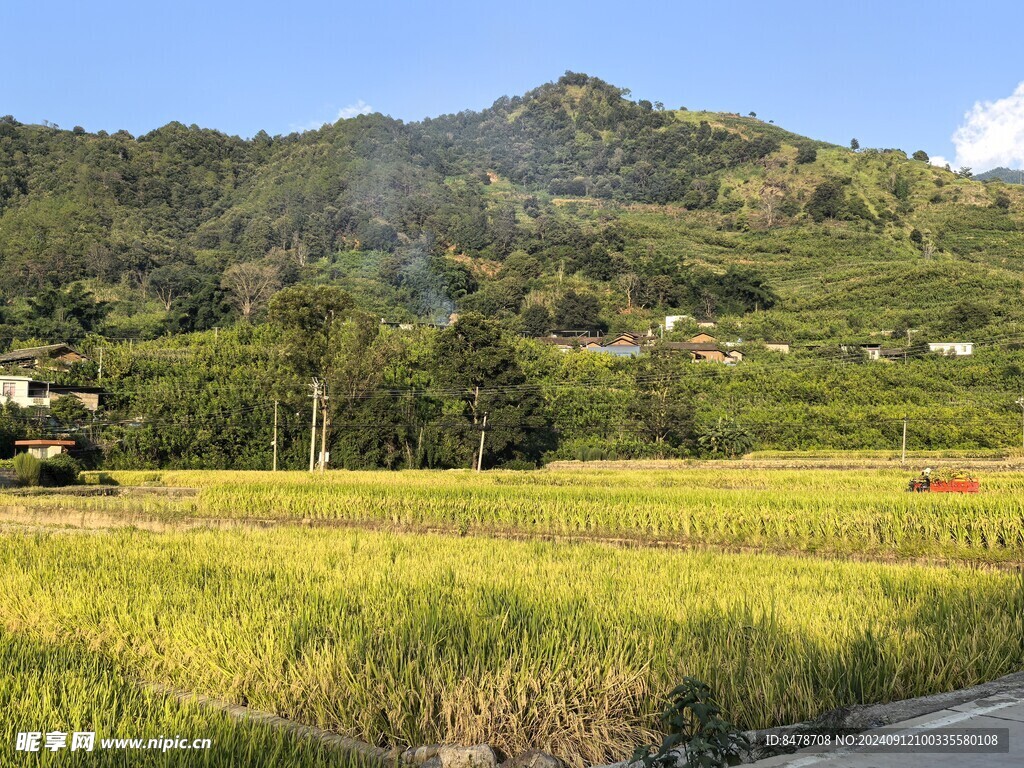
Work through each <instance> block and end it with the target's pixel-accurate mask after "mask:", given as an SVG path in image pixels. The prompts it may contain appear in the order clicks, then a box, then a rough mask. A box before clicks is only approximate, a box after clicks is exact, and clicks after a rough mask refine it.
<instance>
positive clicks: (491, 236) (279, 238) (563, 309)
mask: <svg viewBox="0 0 1024 768" xmlns="http://www.w3.org/2000/svg"><path fill="white" fill-rule="evenodd" d="M1022 226H1024V189H1021V188H1020V187H1019V186H1017V185H1013V186H1011V185H1007V184H1004V183H1001V182H990V183H988V184H982V183H979V182H977V181H974V180H970V179H966V178H960V177H958V176H957V175H955V174H953V173H950V172H948V171H944V170H941V169H938V168H935V167H932V166H930V165H928V164H927V163H925V162H920V161H914V160H910V159H908V158H907V156H906V155H905V154H904V153H903V152H901V151H898V150H872V149H867V150H862V151H859V152H853V151H851V150H849V149H846V148H841V147H837V146H834V145H829V144H825V143H822V142H816V141H813V140H811V139H808V138H804V137H801V136H798V135H796V134H793V133H790V132H788V131H785V130H783V129H781V128H779V127H777V126H774V125H771V124H769V123H765V122H762V121H760V120H758V119H756V118H754V117H741V116H739V115H729V114H719V113H708V112H697V111H687V110H678V111H671V110H665V109H662V108H661V106H660V105H657V104H651V103H649V102H644V101H641V102H638V103H634V102H632V101H630V100H629V98H628V92H627V91H623V90H622V89H619V88H616V87H613V86H611V85H609V84H607V83H604V82H602V81H600V80H598V79H596V78H591V77H588V76H586V75H580V74H575V73H567V74H566V75H565V76H564V77H562V78H561V79H560V80H559V81H558V82H556V83H549V84H546V85H544V86H541V87H540V88H537V89H535V90H534V91H531V92H529V93H527V94H525V95H523V96H517V97H512V98H507V97H503V98H501V99H499V100H498V101H496V102H495V103H494V105H493V106H492V107H490V108H488V109H486V110H483V111H481V112H463V113H459V114H457V115H446V116H442V117H439V118H435V119H431V120H425V121H423V122H420V123H403V122H401V121H396V120H392V119H390V118H387V117H384V116H381V115H368V116H361V117H357V118H354V119H351V120H342V121H339V122H338V123H336V124H334V125H331V126H325V127H324V128H322V129H320V130H318V131H311V132H306V133H303V134H292V135H289V136H278V137H270V136H267V135H266V134H264V133H261V134H259V135H257V136H256V137H255V138H253V139H252V140H241V139H238V138H235V137H229V136H225V135H223V134H220V133H217V132H216V131H210V130H203V129H199V128H197V127H195V126H192V127H185V126H183V125H181V124H177V123H172V124H170V125H168V126H165V127H163V128H160V129H158V130H156V131H154V132H152V133H150V134H147V135H145V136H141V137H138V138H133V137H131V136H130V135H128V134H126V133H124V132H120V133H117V134H113V135H109V136H108V135H105V134H102V133H101V134H87V133H85V132H84V131H81V130H79V129H76V130H74V131H61V130H56V129H54V128H52V127H42V126H27V125H21V124H19V123H17V121H15V120H14V119H13V118H0V294H2V296H3V298H4V301H5V305H4V307H3V316H2V317H0V322H2V323H3V325H4V329H5V330H3V331H0V336H4V337H6V339H12V338H18V339H23V338H26V337H29V336H36V337H40V338H43V337H46V338H52V337H55V336H60V337H62V338H65V337H66V338H73V337H74V336H76V335H81V334H82V333H84V332H86V331H88V330H94V331H95V330H101V331H105V332H106V333H108V334H110V335H122V336H128V335H143V336H155V335H158V334H160V333H164V332H168V331H171V332H174V331H185V330H201V329H203V328H210V327H213V326H215V325H225V324H229V323H230V322H232V320H233V319H234V318H237V317H238V316H239V315H240V314H243V313H244V312H246V311H247V310H246V309H245V306H246V305H245V303H244V302H243V301H241V300H240V296H239V288H238V280H237V279H236V278H237V277H238V275H239V273H240V271H244V270H245V269H256V270H262V272H261V273H260V274H265V275H266V276H267V277H268V281H269V289H270V290H272V289H273V288H274V287H277V286H282V285H288V284H291V283H296V282H330V283H334V284H338V285H341V286H342V287H344V288H346V289H347V290H349V291H350V292H351V293H353V295H354V296H355V297H356V299H357V302H358V303H359V304H360V305H361V306H362V307H363V308H364V309H367V310H369V311H372V312H374V313H376V314H380V315H381V316H389V317H392V318H395V319H412V318H420V319H429V320H441V319H444V318H446V317H447V316H448V314H449V313H450V312H451V311H453V310H460V311H461V310H479V311H482V312H485V313H487V314H489V315H491V316H495V317H499V318H502V317H504V318H506V319H507V320H508V322H509V324H510V325H514V326H516V327H518V328H519V329H521V330H523V331H525V332H533V333H536V332H542V331H543V330H544V329H545V328H547V327H552V326H565V325H572V326H580V325H593V326H601V325H603V326H606V327H609V328H610V329H612V330H615V329H620V328H632V327H646V326H647V325H649V324H652V323H656V322H658V319H659V318H661V317H662V316H663V315H665V314H691V315H694V316H707V317H709V318H714V319H716V320H718V321H719V322H720V324H721V325H722V326H723V328H724V331H723V333H735V334H737V335H743V336H746V337H754V338H756V337H762V338H765V337H779V336H784V337H787V338H792V339H795V340H807V341H811V340H815V341H827V340H836V339H867V338H872V337H878V338H884V337H886V336H896V337H902V336H903V334H905V332H906V329H908V328H911V329H916V330H918V331H920V332H921V333H922V334H924V335H925V336H928V337H931V338H939V337H947V336H956V335H963V334H979V335H985V334H990V335H991V334H993V333H996V332H1001V333H1005V332H1008V331H1007V329H1008V328H1009V329H1011V330H1012V329H1014V328H1016V326H1017V325H1018V324H1024V304H1022V302H1021V301H1020V297H1021V293H1022V291H1024V239H1022V236H1021V229H1022ZM239 264H241V265H243V267H241V268H239V267H237V266H234V265H239ZM77 281H85V283H86V284H87V286H88V287H89V288H90V289H91V290H93V291H94V293H95V295H96V296H97V297H99V298H101V299H103V300H104V301H107V302H109V305H108V309H109V312H108V315H107V318H106V321H105V322H104V323H93V324H91V325H90V324H89V323H86V322H85V321H84V320H83V321H80V320H76V319H75V312H74V311H72V310H71V309H68V307H70V306H72V304H73V302H72V301H71V300H70V299H67V298H64V297H62V289H64V288H65V287H66V286H68V285H70V284H72V283H75V282H77ZM43 289H48V290H49V289H56V290H49V293H45V292H44V295H45V296H49V297H50V298H48V299H47V300H46V301H44V302H42V304H41V305H40V302H39V301H36V302H35V304H30V303H28V302H27V301H26V299H27V298H28V297H29V296H33V295H39V293H40V291H41V290H43ZM268 293H269V290H268ZM69 302H70V303H69ZM263 303H264V301H263V300H262V299H257V301H255V302H251V303H250V304H249V305H248V311H251V312H254V313H255V314H257V315H258V313H259V311H260V307H261V305H262V304H263ZM37 305H38V306H37Z"/></svg>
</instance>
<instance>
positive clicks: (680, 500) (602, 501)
mask: <svg viewBox="0 0 1024 768" xmlns="http://www.w3.org/2000/svg"><path fill="white" fill-rule="evenodd" d="M909 474H910V473H906V472H897V471H892V470H866V469H859V470H856V471H839V470H822V469H817V470H766V469H756V468H746V469H724V468H686V469H678V470H671V471H667V470H660V471H655V470H651V471H643V472H621V471H618V472H616V471H594V470H582V471H581V470H549V471H542V472H488V473H483V474H476V473H471V472H461V471H453V472H402V473H374V472H328V473H325V474H323V475H320V474H317V475H309V474H307V473H298V472H295V473H283V472H282V473H277V474H272V473H268V472H198V471H182V472H178V471H161V472H113V473H102V474H100V473H95V474H92V475H89V476H88V477H87V480H88V481H89V482H92V483H96V482H97V481H101V480H102V481H103V482H107V483H116V484H119V485H120V486H123V487H129V488H128V489H127V490H126V489H125V488H122V489H120V490H119V491H118V490H116V489H115V492H117V493H119V495H113V496H90V495H86V496H75V495H72V494H71V493H68V492H58V493H56V494H55V493H53V492H44V493H38V494H25V493H20V492H19V493H10V492H8V493H0V663H2V664H3V667H4V669H5V670H8V671H9V674H6V675H5V677H4V678H3V682H0V711H5V712H7V711H9V712H12V713H14V715H13V716H12V718H10V719H9V720H8V719H6V718H5V720H4V722H5V725H7V727H8V730H10V731H12V732H13V731H15V730H20V729H21V728H20V726H15V725H14V723H15V722H18V723H20V722H21V721H25V722H29V721H31V722H32V723H38V729H46V728H50V727H53V728H57V729H60V728H61V727H62V726H66V728H65V729H66V730H71V729H72V727H73V726H75V725H76V724H77V723H86V722H89V723H95V724H98V726H97V730H105V731H111V730H115V729H116V730H117V733H116V734H113V735H133V734H134V732H136V731H140V732H142V733H143V734H149V733H152V732H154V731H156V732H159V733H166V732H168V731H170V730H176V729H177V730H182V731H188V732H190V733H191V732H192V731H202V730H203V729H207V730H209V731H210V733H212V734H215V735H214V739H215V740H216V741H217V742H218V743H220V744H221V748H218V749H214V750H212V751H211V752H208V753H204V756H203V758H202V759H203V760H206V762H190V763H189V764H196V765H211V766H220V765H229V764H230V765H234V764H243V763H244V764H246V765H264V764H266V765H282V766H297V767H299V768H305V766H307V765H313V764H318V763H319V762H320V761H321V760H323V759H326V758H325V756H324V754H323V753H322V752H321V751H320V750H322V749H323V748H322V747H320V746H317V745H314V744H309V743H304V742H301V741H298V740H296V739H295V738H294V737H293V736H289V735H287V734H283V733H281V732H278V731H272V730H269V729H267V728H265V727H255V726H253V725H251V724H248V725H246V726H243V725H241V724H239V723H237V722H235V721H228V720H227V719H225V718H223V717H221V716H218V715H215V714H212V713H211V712H210V711H208V710H199V709H196V708H195V707H194V706H186V705H183V704H180V703H178V702H176V701H174V702H172V701H168V700H166V699H165V698H161V697H160V696H158V695H156V694H153V693H152V692H151V691H147V690H145V689H143V688H140V683H146V682H148V683H157V684H161V685H169V686H172V687H174V688H177V689H180V690H183V691H190V692H193V693H198V694H206V695H212V696H217V697H220V698H223V699H226V700H229V701H231V702H234V703H243V704H248V705H249V706H251V707H253V708H255V709H259V710H264V711H268V712H272V713H276V714H280V715H282V716H285V717H287V718H290V719H292V720H294V721H296V722H299V723H303V724H308V725H315V726H318V727H322V728H327V729H330V730H333V731H336V732H338V733H341V734H344V735H347V736H352V737H355V738H358V739H362V740H364V741H367V742H370V743H372V744H374V745H378V746H385V747H396V746H397V747H404V746H408V745H422V744H430V743H438V742H446V743H462V744H470V743H477V742H487V743H490V744H492V745H495V746H497V747H499V748H501V749H503V750H504V751H505V752H506V753H508V754H510V755H515V754H518V753H521V752H524V751H526V750H527V749H532V748H538V749H542V750H545V751H549V752H552V753H554V754H556V755H558V756H560V757H562V758H563V759H565V760H566V761H568V762H569V763H570V764H571V765H572V766H584V765H593V764H597V763H603V762H610V761H614V760H619V759H622V758H623V757H626V756H628V755H629V754H630V753H631V752H632V750H633V748H634V747H635V746H637V745H638V744H641V743H653V742H654V741H656V740H659V734H657V733H656V732H655V730H654V729H655V727H656V721H655V718H654V715H655V713H656V712H657V711H658V710H659V709H660V707H661V705H662V703H663V700H662V697H663V696H664V694H665V693H666V692H667V691H668V690H669V689H671V688H672V687H673V686H674V685H676V684H677V683H678V682H679V681H680V680H681V678H682V677H683V676H686V675H690V676H694V677H697V678H700V679H703V680H706V681H707V682H709V683H710V684H711V685H712V686H713V688H714V690H715V691H716V693H717V694H718V697H719V698H720V699H721V701H722V703H723V705H724V707H725V710H726V712H727V715H728V716H729V717H730V718H731V719H733V720H734V721H736V722H737V723H738V724H739V725H741V726H742V727H745V728H762V727H767V726H773V725H780V724H785V723H790V722H794V721H798V720H804V719H807V718H810V717H814V716H816V715H818V714H821V713H823V712H825V711H827V710H829V709H832V708H835V707H837V706H847V705H852V704H856V703H869V702H878V701H888V700H893V699H899V698H906V697H910V696H916V695H923V694H927V693H934V692H938V691H944V690H951V689H955V688H959V687H963V686H967V685H972V684H975V683H978V682H981V681H984V680H990V679H993V678H995V677H998V676H1000V675H1003V674H1006V673H1009V672H1013V671H1017V670H1019V669H1021V668H1022V666H1024V581H1022V577H1021V575H1020V572H1019V571H1018V572H1017V573H1014V572H1013V571H1012V569H1010V568H1007V567H1006V566H1009V565H1012V564H1015V563H1020V562H1022V561H1024V501H1022V499H1024V495H1022V491H1024V474H1022V473H1016V472H1000V473H991V474H988V475H985V476H983V477H982V483H983V492H982V493H980V494H977V495H975V496H956V495H939V494H934V495H927V494H909V493H905V492H904V491H903V488H904V487H905V484H906V481H907V479H908V478H909ZM135 486H141V487H143V489H142V490H137V491H136V490H131V489H130V488H131V487H135ZM169 488H186V489H189V488H191V489H196V490H195V491H194V492H190V491H189V492H185V493H177V492H170V491H168V490H166V489H169ZM86 492H87V493H91V491H86ZM147 519H149V520H161V521H165V523H166V525H165V526H164V529H165V530H164V532H162V533H153V532H146V531H145V530H140V529H137V528H133V527H131V526H133V525H138V524H140V523H141V522H142V521H144V520H147ZM186 519H187V520H188V521H190V522H194V521H195V520H196V519H198V520H199V521H206V522H209V521H211V520H218V521H220V520H229V521H235V522H237V523H241V525H234V526H224V525H221V524H219V523H218V524H217V525H213V526H207V525H204V526H202V527H199V528H193V529H185V528H184V527H180V526H178V524H177V523H178V521H185V520H186ZM12 521H14V522H16V523H18V524H13V523H12ZM300 522H301V523H302V525H295V524H294V523H300ZM63 523H69V524H71V525H72V526H78V528H77V529H67V530H65V529H62V528H61V527H59V526H60V525H62V524H63ZM248 523H251V524H248ZM81 528H85V529H89V530H84V531H83V530H81ZM100 529H105V530H100ZM467 534H470V535H467ZM552 536H557V537H567V538H571V539H572V540H568V541H567V540H564V539H561V538H559V539H558V540H556V541H551V540H548V539H550V537H552ZM588 538H589V539H612V540H616V541H618V540H628V541H630V542H631V543H632V544H634V545H635V546H632V547H626V548H624V547H621V546H617V545H614V544H613V543H611V542H609V541H593V540H586V539H588ZM653 543H658V544H659V546H658V547H650V546H645V545H646V544H653ZM690 545H699V546H690ZM740 548H741V551H742V554H736V553H735V552H736V551H737V549H740ZM787 553H793V554H800V555H801V556H800V557H794V556H790V555H789V554H787ZM808 554H810V555H815V556H812V557H808V556H807V555H808ZM817 555H827V557H817ZM861 556H866V557H867V558H869V559H872V558H873V559H875V560H880V561H883V562H856V561H855V560H857V559H859V558H860V557H861ZM917 558H926V559H935V560H936V561H940V560H941V561H942V562H944V563H945V565H944V566H942V567H939V566H938V565H926V564H921V561H920V560H917ZM910 559H913V562H906V561H907V560H910ZM901 560H903V561H905V562H903V563H900V562H899V561H901ZM978 564H997V565H1000V566H1002V568H1000V569H999V570H992V569H988V568H981V569H979V568H978V567H977V565H978ZM43 721H45V723H49V724H50V725H47V724H45V723H44V722H43ZM32 727H35V726H32ZM8 736H11V734H6V735H5V734H0V739H6V738H7V737H8ZM12 738H13V736H12ZM10 743H12V742H11V741H10V739H8V741H6V742H3V743H0V753H3V750H4V749H6V748H7V747H8V746H9V745H10ZM246 750H248V751H246ZM257 753H259V754H261V755H263V754H264V753H265V754H266V755H269V756H270V757H266V758H264V757H257V756H256V755H257ZM197 754H198V753H197ZM111 755H112V756H110V757H108V758H104V759H106V760H108V761H109V762H93V763H92V764H98V765H108V764H109V765H115V764H117V765H122V764H126V763H124V762H121V761H119V758H118V756H117V755H116V754H115V753H111ZM235 755H240V756H241V757H236V756H235ZM65 757H67V756H66V755H65ZM190 757H191V756H190ZM78 759H79V758H77V757H76V758H75V760H78ZM120 759H121V760H123V759H124V755H121V756H120ZM330 759H333V760H338V758H337V757H336V756H335V757H332V758H330ZM54 760H55V758H53V757H52V756H46V757H42V758H40V762H43V763H44V764H49V763H48V762H47V761H50V762H52V763H53V764H56V762H54ZM261 760H262V762H261ZM239 761H240V762H239ZM2 763H3V760H2V759H0V764H2ZM61 764H65V763H63V762H62V763H61ZM67 764H71V765H75V764H77V763H75V762H69V763H67ZM82 764H83V765H84V764H85V763H84V762H83V763H82ZM132 764H139V765H147V764H154V765H155V764H162V763H158V762H153V763H146V762H143V761H136V762H134V763H132Z"/></svg>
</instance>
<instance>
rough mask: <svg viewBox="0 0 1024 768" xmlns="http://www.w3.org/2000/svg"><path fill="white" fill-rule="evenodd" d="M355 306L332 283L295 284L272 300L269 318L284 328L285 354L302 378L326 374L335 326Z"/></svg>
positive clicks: (347, 296) (345, 294) (349, 297)
mask: <svg viewBox="0 0 1024 768" xmlns="http://www.w3.org/2000/svg"><path fill="white" fill-rule="evenodd" d="M353 305H354V302H353V301H352V297H351V296H350V295H349V294H348V293H346V292H345V291H343V290H342V289H341V288H338V287H336V286H331V285H295V286H292V287H290V288H285V289H284V290H283V291H280V292H279V293H277V294H276V295H275V296H274V297H273V298H272V299H271V300H270V306H269V310H268V319H269V320H270V322H272V323H275V324H276V325H278V326H279V327H280V328H281V329H282V330H283V332H284V349H285V356H286V357H287V359H288V361H289V363H290V364H291V367H292V368H293V370H295V372H296V373H297V374H299V376H300V377H301V378H302V379H303V380H305V379H307V378H308V377H311V376H326V369H327V368H328V367H329V361H328V354H329V350H330V348H331V332H332V329H333V327H334V325H335V324H336V323H338V322H341V321H343V320H344V319H345V318H346V317H347V316H348V314H349V312H350V311H351V310H352V308H353Z"/></svg>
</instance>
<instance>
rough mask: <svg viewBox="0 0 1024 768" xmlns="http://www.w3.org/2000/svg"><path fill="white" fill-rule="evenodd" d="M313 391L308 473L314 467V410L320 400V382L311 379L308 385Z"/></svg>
mask: <svg viewBox="0 0 1024 768" xmlns="http://www.w3.org/2000/svg"><path fill="white" fill-rule="evenodd" d="M310 387H312V389H313V429H312V432H310V436H309V471H310V472H312V471H313V469H314V467H315V466H316V409H317V405H318V404H319V400H320V382H319V380H317V379H313V383H312V384H310Z"/></svg>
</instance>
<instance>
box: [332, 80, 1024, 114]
mask: <svg viewBox="0 0 1024 768" xmlns="http://www.w3.org/2000/svg"><path fill="white" fill-rule="evenodd" d="M1022 85H1024V84H1022ZM371 112H373V107H371V106H370V105H369V104H367V103H366V102H365V101H363V100H362V99H360V100H359V101H357V102H356V103H355V104H349V105H348V106H347V107H342V108H341V109H339V110H338V116H337V117H336V118H335V120H336V121H337V120H348V119H349V118H350V117H355V116H356V115H368V114H370V113H371Z"/></svg>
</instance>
